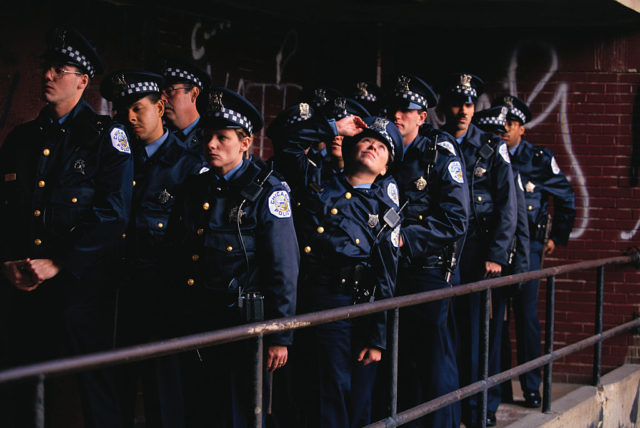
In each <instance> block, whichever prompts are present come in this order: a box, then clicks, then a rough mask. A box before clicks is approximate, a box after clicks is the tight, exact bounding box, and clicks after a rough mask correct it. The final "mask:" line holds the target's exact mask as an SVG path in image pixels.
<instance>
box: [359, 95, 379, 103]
mask: <svg viewBox="0 0 640 428" xmlns="http://www.w3.org/2000/svg"><path fill="white" fill-rule="evenodd" d="M355 98H356V100H358V101H369V102H371V103H375V102H376V101H377V100H378V98H376V96H375V95H373V94H367V95H356V97H355Z"/></svg>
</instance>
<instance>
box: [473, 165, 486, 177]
mask: <svg viewBox="0 0 640 428" xmlns="http://www.w3.org/2000/svg"><path fill="white" fill-rule="evenodd" d="M486 173H487V170H486V169H484V168H483V167H481V166H478V167H476V169H474V170H473V175H475V176H476V177H482V176H484V175H485V174H486Z"/></svg>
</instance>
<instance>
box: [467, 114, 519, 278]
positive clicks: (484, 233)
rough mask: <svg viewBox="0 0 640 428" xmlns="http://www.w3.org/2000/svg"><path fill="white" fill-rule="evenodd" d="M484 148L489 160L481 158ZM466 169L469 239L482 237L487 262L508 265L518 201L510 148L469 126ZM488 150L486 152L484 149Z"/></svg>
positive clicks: (501, 141)
mask: <svg viewBox="0 0 640 428" xmlns="http://www.w3.org/2000/svg"><path fill="white" fill-rule="evenodd" d="M485 145H488V147H489V148H490V149H491V150H487V154H488V155H487V156H486V159H485V158H483V157H482V156H481V150H482V148H483V147H485ZM460 147H461V148H462V153H463V155H464V159H465V166H466V170H467V174H466V179H467V184H468V186H469V196H470V198H471V202H470V213H469V214H470V216H469V234H468V237H469V238H470V239H473V237H475V236H477V237H481V239H483V240H484V241H485V242H487V245H488V251H487V254H486V256H485V255H483V256H485V257H486V258H485V260H489V261H492V262H495V263H499V264H501V265H503V266H504V265H506V263H507V261H508V260H507V259H508V249H509V245H510V244H511V241H512V239H513V236H514V233H515V231H516V222H517V201H516V192H515V186H514V180H513V172H512V170H511V164H510V163H511V162H510V160H509V152H508V151H507V145H506V144H505V143H504V141H503V140H502V139H501V138H499V137H495V136H492V135H491V134H488V133H486V132H483V131H481V130H480V129H479V128H478V127H476V126H475V125H474V124H469V129H468V130H467V133H466V135H465V136H464V139H463V140H462V144H461V145H460ZM485 150H486V149H485Z"/></svg>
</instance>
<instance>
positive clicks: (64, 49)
mask: <svg viewBox="0 0 640 428" xmlns="http://www.w3.org/2000/svg"><path fill="white" fill-rule="evenodd" d="M48 43H49V45H48V47H47V51H46V53H45V64H46V65H50V66H53V67H58V66H61V65H67V64H70V65H73V66H76V67H78V68H79V69H80V70H82V71H81V72H82V73H86V74H87V75H89V77H94V75H95V73H98V72H101V71H102V69H103V66H102V63H101V61H100V59H99V57H98V56H97V54H96V53H95V51H94V50H93V48H92V47H91V45H90V44H89V43H88V42H87V40H86V39H84V37H83V36H82V35H80V34H79V33H77V32H76V31H75V30H73V29H71V28H58V29H55V30H54V32H53V34H52V35H51V37H49V38H48ZM0 153H1V154H0V177H2V181H1V182H0V201H1V202H0V229H1V230H2V232H1V234H2V240H0V261H2V262H6V261H12V260H21V259H27V258H29V259H51V260H53V261H54V263H56V265H57V266H58V267H59V268H60V271H59V273H58V274H57V275H56V276H55V277H53V278H51V279H49V280H47V281H45V282H44V283H43V284H41V285H40V286H39V287H38V288H37V289H36V290H34V291H31V292H29V293H26V292H23V291H19V290H17V289H15V288H14V287H13V286H11V291H10V297H9V299H10V303H11V305H10V311H11V314H10V316H9V317H8V319H9V322H10V325H9V328H10V330H9V334H10V342H9V343H10V347H9V350H10V361H9V363H10V364H11V365H22V364H28V363H33V362H36V361H40V360H46V359H51V358H55V357H59V356H60V354H59V352H58V351H59V350H60V348H61V346H62V347H63V348H66V349H68V350H69V351H70V352H71V353H73V354H84V353H89V352H98V351H102V350H107V349H109V348H110V347H111V346H112V337H113V311H114V301H115V293H114V291H115V290H114V287H113V286H112V284H113V282H114V281H115V280H116V278H117V272H116V269H114V266H115V265H116V264H117V261H118V251H117V250H118V248H119V243H120V242H121V240H122V233H123V232H124V230H125V227H126V224H127V222H128V219H129V212H130V208H131V193H132V187H131V182H132V180H133V158H132V156H131V150H130V146H129V142H128V137H127V133H126V131H125V129H124V128H123V126H122V125H121V124H118V123H116V122H113V121H112V120H111V118H110V117H108V116H100V115H98V114H96V112H95V111H94V110H93V109H92V108H91V107H90V106H89V105H88V104H87V103H86V102H85V101H84V100H82V99H80V101H79V102H78V103H77V104H76V105H75V107H73V109H72V110H71V111H70V112H69V113H68V114H67V115H66V116H64V117H62V118H61V119H55V118H54V117H52V115H51V113H50V111H49V107H45V108H44V109H43V110H42V111H41V112H40V114H39V115H38V117H37V118H36V119H35V120H33V121H31V122H28V123H26V124H23V125H20V126H18V127H17V128H16V129H15V130H13V131H12V132H11V134H9V136H8V137H7V139H6V141H5V143H4V144H3V146H2V150H1V152H0ZM80 380H81V386H82V391H83V394H82V398H83V404H84V405H85V406H84V408H85V416H84V417H85V423H86V424H89V425H91V426H95V427H103V426H104V427H117V426H120V411H119V406H118V403H117V396H116V394H115V384H114V381H113V376H112V370H111V369H100V370H95V371H91V372H86V373H83V374H81V375H80ZM23 388H26V390H24V391H23V390H22V389H23ZM32 394H33V386H32V385H18V386H17V390H16V391H15V394H14V395H13V399H15V400H16V402H15V405H14V406H13V407H12V408H13V410H14V411H15V412H16V413H17V419H16V424H17V426H31V423H33V421H34V418H33V407H32V406H33V399H32V398H29V397H31V396H32Z"/></svg>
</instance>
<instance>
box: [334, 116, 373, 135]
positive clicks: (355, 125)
mask: <svg viewBox="0 0 640 428" xmlns="http://www.w3.org/2000/svg"><path fill="white" fill-rule="evenodd" d="M336 127H337V128H338V135H343V136H345V137H353V136H354V135H358V134H359V133H361V132H362V130H363V129H365V128H367V124H366V123H364V121H363V120H362V119H360V117H358V116H347V117H343V118H342V119H340V120H338V121H337V122H336Z"/></svg>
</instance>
